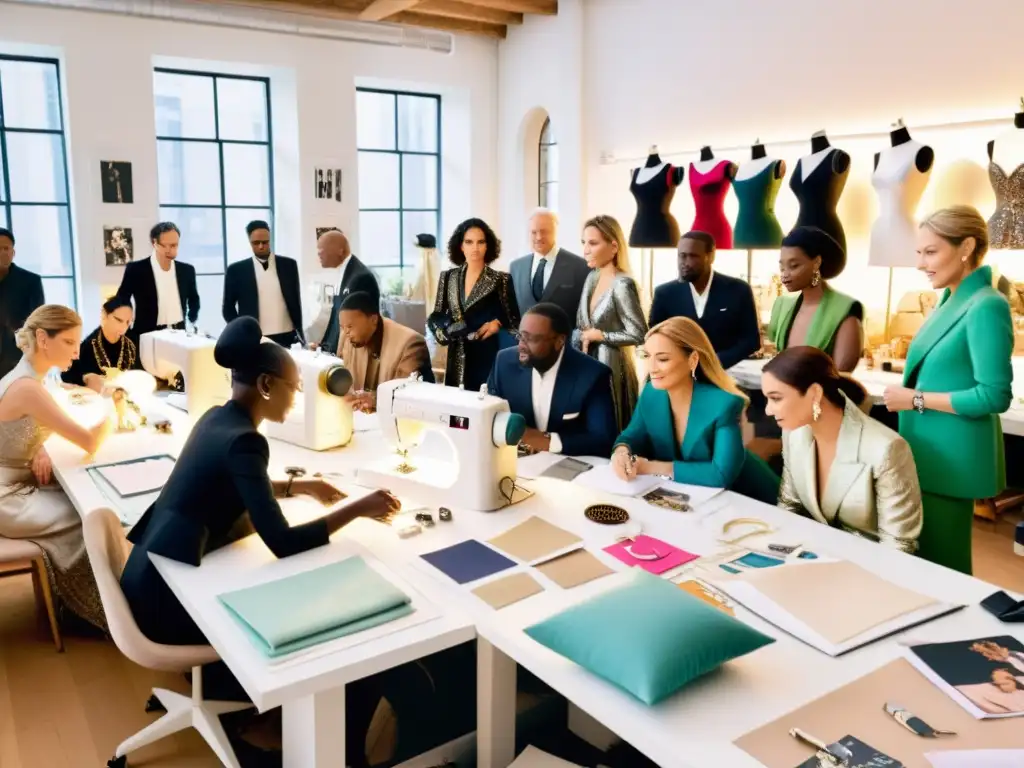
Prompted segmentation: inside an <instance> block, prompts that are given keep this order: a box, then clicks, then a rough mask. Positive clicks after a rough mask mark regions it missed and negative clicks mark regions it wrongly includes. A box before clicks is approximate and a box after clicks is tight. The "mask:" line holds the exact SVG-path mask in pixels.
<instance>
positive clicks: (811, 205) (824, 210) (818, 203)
mask: <svg viewBox="0 0 1024 768" xmlns="http://www.w3.org/2000/svg"><path fill="white" fill-rule="evenodd" d="M839 153H842V150H840V149H836V148H835V147H833V148H832V149H831V150H830V151H829V153H828V156H827V157H825V158H823V159H822V160H821V162H819V163H818V165H817V167H816V168H814V170H812V171H811V172H810V173H809V174H807V178H804V168H803V165H804V159H805V158H801V159H800V160H798V161H797V164H796V170H794V171H793V174H792V175H791V176H790V177H789V188H790V189H792V190H793V194H794V195H796V199H797V200H798V201H799V203H800V213H799V214H798V215H797V219H796V224H795V225H794V228H795V227H803V226H809V227H818V228H819V229H823V230H825V231H826V232H828V233H829V234H830V235H832V237H834V238H835V239H836V241H837V242H838V243H839V244H840V245H841V246H842V247H843V252H844V253H845V252H846V232H845V231H844V230H843V223H842V222H841V221H840V220H839V214H838V213H836V206H837V205H839V198H840V196H841V195H842V194H843V189H844V188H845V187H846V179H847V178H848V177H849V175H850V164H849V163H846V167H845V169H844V170H843V171H842V172H841V173H840V172H837V171H836V170H835V164H836V158H837V155H838V154H839Z"/></svg>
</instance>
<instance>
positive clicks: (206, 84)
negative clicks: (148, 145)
mask: <svg viewBox="0 0 1024 768" xmlns="http://www.w3.org/2000/svg"><path fill="white" fill-rule="evenodd" d="M153 95H154V102H155V106H156V135H157V136H180V137H184V138H190V139H213V138H216V126H215V123H214V108H213V78H212V77H200V76H196V75H174V74H169V73H167V72H154V73H153Z"/></svg>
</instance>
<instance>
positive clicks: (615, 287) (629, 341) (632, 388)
mask: <svg viewBox="0 0 1024 768" xmlns="http://www.w3.org/2000/svg"><path fill="white" fill-rule="evenodd" d="M599 277H600V272H599V271H598V270H596V269H595V270H592V271H591V272H590V274H589V275H588V276H587V281H586V282H585V283H584V284H583V295H582V296H581V297H580V306H579V309H578V310H577V312H576V327H577V330H575V331H573V332H572V343H573V346H574V347H576V349H583V344H582V331H583V330H584V329H587V328H597V329H598V330H599V331H602V332H603V333H604V341H602V342H597V343H593V342H592V343H591V344H590V345H589V346H588V348H587V354H589V355H590V356H591V357H593V358H596V359H597V360H600V361H601V362H602V363H604V364H605V365H607V366H608V367H609V368H611V369H612V400H613V402H614V404H615V420H616V422H617V423H618V426H619V431H620V432H621V431H622V430H623V429H625V428H626V425H627V424H629V420H630V418H631V417H632V415H633V408H634V407H635V406H636V398H637V393H638V391H639V381H638V379H637V374H636V362H635V357H636V347H637V346H638V345H639V344H643V341H644V336H645V335H646V334H647V320H646V319H645V317H644V311H643V308H642V307H641V306H640V293H639V291H638V290H637V287H636V281H635V280H633V278H632V277H630V276H629V275H627V274H625V273H624V272H620V273H619V274H618V275H616V276H615V280H613V281H612V284H611V286H609V288H608V290H607V291H605V293H604V295H603V296H601V297H600V298H599V299H598V300H597V304H596V305H595V306H594V311H593V312H591V311H590V300H591V298H593V296H594V290H595V288H597V281H598V278H599Z"/></svg>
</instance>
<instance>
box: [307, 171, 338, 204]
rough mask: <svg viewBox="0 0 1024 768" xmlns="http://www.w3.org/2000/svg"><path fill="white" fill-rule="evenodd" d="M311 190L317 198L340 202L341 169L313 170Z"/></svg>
mask: <svg viewBox="0 0 1024 768" xmlns="http://www.w3.org/2000/svg"><path fill="white" fill-rule="evenodd" d="M313 190H314V193H315V194H316V199H317V200H334V201H335V202H337V203H340V202H341V169H340V168H317V169H316V170H314V171H313Z"/></svg>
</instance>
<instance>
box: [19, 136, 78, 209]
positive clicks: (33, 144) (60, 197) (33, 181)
mask: <svg viewBox="0 0 1024 768" xmlns="http://www.w3.org/2000/svg"><path fill="white" fill-rule="evenodd" d="M7 170H8V173H9V174H10V180H11V200H12V201H13V202H16V203H66V202H67V200H68V194H67V192H68V191H67V186H66V184H67V172H66V170H65V168H64V149H63V146H62V139H61V136H60V134H52V133H8V134H7Z"/></svg>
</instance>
